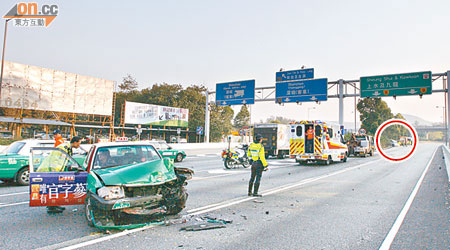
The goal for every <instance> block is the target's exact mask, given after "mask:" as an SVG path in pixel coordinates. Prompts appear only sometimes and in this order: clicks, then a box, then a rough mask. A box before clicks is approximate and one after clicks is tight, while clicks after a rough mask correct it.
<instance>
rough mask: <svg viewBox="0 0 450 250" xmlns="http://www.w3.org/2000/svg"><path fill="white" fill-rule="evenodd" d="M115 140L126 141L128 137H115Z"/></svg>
mask: <svg viewBox="0 0 450 250" xmlns="http://www.w3.org/2000/svg"><path fill="white" fill-rule="evenodd" d="M116 141H121V142H126V141H128V137H125V136H122V137H117V138H116Z"/></svg>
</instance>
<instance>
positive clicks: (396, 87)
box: [360, 71, 431, 97]
mask: <svg viewBox="0 0 450 250" xmlns="http://www.w3.org/2000/svg"><path fill="white" fill-rule="evenodd" d="M360 82H361V97H384V96H401V95H429V94H431V71H424V72H416V73H406V74H395V75H384V76H367V77H361V78H360Z"/></svg>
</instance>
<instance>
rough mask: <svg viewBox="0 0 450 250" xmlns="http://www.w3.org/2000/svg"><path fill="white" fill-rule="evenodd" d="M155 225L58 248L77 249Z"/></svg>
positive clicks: (61, 249)
mask: <svg viewBox="0 0 450 250" xmlns="http://www.w3.org/2000/svg"><path fill="white" fill-rule="evenodd" d="M155 226H156V225H149V226H145V227H140V228H135V229H131V230H125V231H122V232H120V233H116V234H111V235H108V236H106V237H101V238H98V239H95V240H90V241H86V242H82V243H79V244H75V245H72V246H68V247H65V248H60V250H72V249H77V248H82V247H86V246H90V245H93V244H96V243H100V242H102V241H105V240H112V239H114V238H118V237H122V236H125V235H128V234H132V233H137V232H140V231H143V230H146V229H149V228H152V227H155Z"/></svg>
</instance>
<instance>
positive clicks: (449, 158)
mask: <svg viewBox="0 0 450 250" xmlns="http://www.w3.org/2000/svg"><path fill="white" fill-rule="evenodd" d="M442 152H443V153H444V162H445V168H446V169H447V176H448V181H449V182H450V149H449V148H448V147H447V146H445V145H442Z"/></svg>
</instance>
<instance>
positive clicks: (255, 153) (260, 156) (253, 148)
mask: <svg viewBox="0 0 450 250" xmlns="http://www.w3.org/2000/svg"><path fill="white" fill-rule="evenodd" d="M261 141H262V136H261V135H256V136H255V138H254V140H253V143H252V144H250V146H249V147H248V151H247V156H248V158H249V159H250V162H251V163H252V175H251V177H250V182H249V183H248V196H257V197H261V196H262V195H260V194H258V189H259V184H260V181H261V176H262V172H263V171H266V170H267V167H268V164H267V162H266V157H265V155H264V146H263V145H262V144H261ZM253 184H254V189H253ZM252 189H253V193H252Z"/></svg>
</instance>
